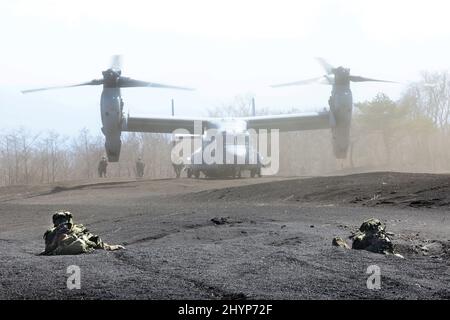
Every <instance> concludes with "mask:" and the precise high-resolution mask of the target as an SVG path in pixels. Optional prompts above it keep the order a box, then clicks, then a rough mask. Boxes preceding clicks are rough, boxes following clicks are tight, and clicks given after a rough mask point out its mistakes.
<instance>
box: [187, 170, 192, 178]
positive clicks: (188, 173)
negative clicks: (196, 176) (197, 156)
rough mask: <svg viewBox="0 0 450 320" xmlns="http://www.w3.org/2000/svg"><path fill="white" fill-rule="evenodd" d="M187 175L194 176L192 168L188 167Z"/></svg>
mask: <svg viewBox="0 0 450 320" xmlns="http://www.w3.org/2000/svg"><path fill="white" fill-rule="evenodd" d="M187 177H188V178H192V169H187Z"/></svg>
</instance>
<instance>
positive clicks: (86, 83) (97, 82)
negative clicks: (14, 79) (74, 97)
mask: <svg viewBox="0 0 450 320" xmlns="http://www.w3.org/2000/svg"><path fill="white" fill-rule="evenodd" d="M100 84H103V79H98V80H92V81H89V82H83V83H79V84H72V85H67V86H55V87H45V88H38V89H30V90H23V91H22V93H24V94H25V93H30V92H36V91H44V90H53V89H64V88H73V87H81V86H96V85H100Z"/></svg>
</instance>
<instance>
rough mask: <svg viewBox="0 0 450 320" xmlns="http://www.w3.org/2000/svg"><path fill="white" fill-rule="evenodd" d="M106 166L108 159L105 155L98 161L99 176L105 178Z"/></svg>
mask: <svg viewBox="0 0 450 320" xmlns="http://www.w3.org/2000/svg"><path fill="white" fill-rule="evenodd" d="M107 166H108V160H106V157H102V160H100V162H99V163H98V176H99V177H100V178H106V167H107Z"/></svg>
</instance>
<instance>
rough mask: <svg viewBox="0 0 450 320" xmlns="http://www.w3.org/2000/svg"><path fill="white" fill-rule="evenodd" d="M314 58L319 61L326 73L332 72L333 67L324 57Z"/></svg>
mask: <svg viewBox="0 0 450 320" xmlns="http://www.w3.org/2000/svg"><path fill="white" fill-rule="evenodd" d="M316 60H317V61H318V62H319V63H320V65H321V66H322V68H323V69H324V70H325V71H326V73H327V74H331V73H333V69H334V67H333V66H332V65H331V64H329V63H328V62H327V61H326V60H325V59H324V58H320V57H318V58H316Z"/></svg>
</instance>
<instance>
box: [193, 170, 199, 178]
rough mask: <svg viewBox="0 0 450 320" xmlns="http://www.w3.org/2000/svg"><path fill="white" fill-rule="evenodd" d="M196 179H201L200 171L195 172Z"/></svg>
mask: <svg viewBox="0 0 450 320" xmlns="http://www.w3.org/2000/svg"><path fill="white" fill-rule="evenodd" d="M194 177H195V179H198V178H200V171H198V170H195V171H194Z"/></svg>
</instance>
